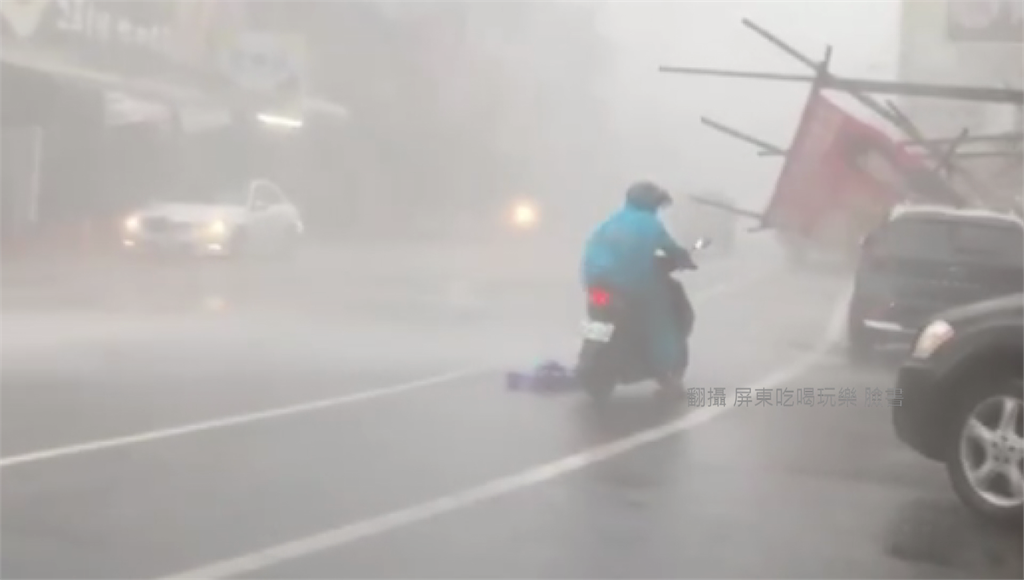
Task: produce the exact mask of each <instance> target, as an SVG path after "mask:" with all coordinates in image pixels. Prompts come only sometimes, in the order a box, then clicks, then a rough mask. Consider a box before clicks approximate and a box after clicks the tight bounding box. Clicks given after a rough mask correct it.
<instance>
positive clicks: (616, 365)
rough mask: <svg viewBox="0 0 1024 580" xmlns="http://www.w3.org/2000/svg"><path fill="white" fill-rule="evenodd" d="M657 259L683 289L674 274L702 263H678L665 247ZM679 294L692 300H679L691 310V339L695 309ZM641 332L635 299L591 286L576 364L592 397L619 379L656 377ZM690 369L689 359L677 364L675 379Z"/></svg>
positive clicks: (605, 394)
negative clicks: (686, 364)
mask: <svg viewBox="0 0 1024 580" xmlns="http://www.w3.org/2000/svg"><path fill="white" fill-rule="evenodd" d="M709 245H711V240H710V239H708V238H699V239H698V240H697V241H696V242H695V243H694V244H693V246H692V247H691V248H690V252H691V253H694V252H696V251H699V250H703V249H705V248H707V247H708V246H709ZM657 259H658V264H659V269H660V270H661V272H662V273H663V274H664V276H665V283H666V284H669V285H672V286H673V288H671V292H673V293H678V292H682V288H681V287H680V286H679V283H678V282H677V281H676V280H675V279H674V278H673V273H675V272H676V271H678V270H685V269H696V266H695V265H694V264H692V263H690V264H678V263H674V261H673V260H672V259H671V258H669V257H668V256H666V255H665V254H664V253H663V252H659V253H658V254H657ZM674 297H678V298H680V299H681V300H682V301H683V302H685V303H686V304H684V305H676V306H684V307H685V309H686V312H684V313H681V314H682V316H684V317H689V318H688V320H687V321H686V322H687V324H686V329H685V330H682V331H681V332H682V334H683V335H684V336H683V338H684V345H685V342H686V340H685V339H687V338H689V332H690V330H692V326H693V324H692V322H693V311H692V309H691V307H690V305H689V304H688V299H687V298H686V295H685V293H683V294H682V295H678V294H674ZM641 332H642V329H641V328H639V322H638V319H637V317H636V316H635V314H634V312H633V307H632V306H631V305H630V304H627V303H626V301H625V300H623V299H621V297H619V296H616V295H615V294H614V293H613V292H612V291H610V290H609V289H607V288H604V287H599V286H593V287H590V288H587V319H586V320H584V321H583V327H582V335H583V344H582V346H581V348H580V354H579V359H578V361H577V364H576V379H577V381H578V382H579V384H580V385H581V386H582V387H583V390H585V391H586V392H587V394H588V395H590V397H591V398H592V399H594V400H596V401H603V400H606V399H608V398H609V397H611V395H612V394H614V392H615V389H616V387H618V386H619V385H627V384H632V383H639V382H641V381H646V380H649V379H656V377H654V376H652V373H651V372H650V370H649V369H648V368H647V364H646V360H647V359H646V356H645V352H644V348H645V345H644V343H645V340H644V339H643V335H642V334H641ZM684 354H685V355H686V356H684V357H683V358H684V360H688V358H689V355H688V353H684ZM685 372H686V368H685V364H684V365H683V368H680V369H677V375H678V376H676V377H671V378H670V379H678V380H676V381H675V383H676V384H679V383H680V382H681V379H682V376H683V374H684V373H685ZM656 380H657V379H656ZM661 386H662V387H663V388H665V389H666V390H668V389H671V388H672V387H673V385H669V384H664V385H661Z"/></svg>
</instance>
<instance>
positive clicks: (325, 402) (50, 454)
mask: <svg viewBox="0 0 1024 580" xmlns="http://www.w3.org/2000/svg"><path fill="white" fill-rule="evenodd" d="M768 273H770V272H762V273H760V274H758V275H757V276H755V277H751V278H744V279H741V280H739V281H731V282H727V283H723V284H720V285H717V286H713V287H711V288H709V289H708V290H706V291H705V292H702V293H701V294H699V295H698V296H697V297H696V298H695V299H699V300H707V299H709V298H712V297H714V296H719V295H722V294H726V293H728V292H731V291H734V290H739V289H742V288H744V287H746V286H747V285H749V284H752V283H753V282H755V281H756V280H758V279H760V278H763V277H765V276H766V275H767V274H768ZM486 370H488V369H487V368H485V367H480V368H472V369H463V370H459V371H454V372H450V373H445V374H443V375H440V376H436V377H428V378H425V379H420V380H416V381H412V382H409V383H403V384H399V385H393V386H390V387H384V388H380V389H373V390H368V391H361V392H358V393H350V394H347V395H343V396H340V397H332V398H329V399H321V400H318V401H311V402H307V403H300V404H297V405H290V406H287V407H279V408H276V409H268V410H265V411H257V412H255V413H244V414H239V415H231V416H228V417H221V418H218V419H211V420H209V421H203V422H200V423H191V424H188V425H181V426H178V427H169V428H166V429H158V430H155V431H147V432H144V433H136V434H134V435H126V436H122V437H113V438H110V439H100V440H96V441H89V442H86V443H77V444H74V445H67V446H64V447H55V448H52V449H43V450H40V451H32V452H29V453H23V454H20V455H12V456H9V457H3V458H0V469H3V468H7V467H12V466H15V465H22V464H26V463H35V462H38V461H46V460H49V459H57V458H60V457H66V456H70V455H80V454H83V453H92V452H95V451H102V450H106V449H113V448H116V447H125V446H128V445H137V444H139V443H148V442H151V441H157V440H160V439H168V438H171V437H180V436H182V435H191V434H194V433H201V432H204V431H213V430H216V429H224V428H227V427H234V426H237V425H244V424H246V423H253V422H256V421H263V420H266V419H276V418H279V417H286V416H289V415H295V414H298V413H308V412H310V411H320V410H323V409H329V408H332V407H339V406H342V405H349V404H352V403H358V402H362V401H368V400H372V399H379V398H383V397H389V396H394V395H398V394H401V393H405V392H408V391H413V390H416V389H421V388H424V387H430V386H435V385H438V384H441V383H444V382H447V381H450V380H454V379H458V378H462V377H467V376H471V375H474V374H480V373H483V372H485V371H486Z"/></svg>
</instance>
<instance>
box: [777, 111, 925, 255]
mask: <svg viewBox="0 0 1024 580" xmlns="http://www.w3.org/2000/svg"><path fill="white" fill-rule="evenodd" d="M922 169H925V168H924V166H923V164H922V163H921V162H920V160H919V159H918V158H917V157H915V156H913V155H911V154H909V153H908V152H907V151H906V150H905V149H904V148H903V147H902V146H900V145H899V144H898V143H896V142H895V141H894V140H893V139H891V138H890V137H889V136H888V135H886V134H885V133H884V132H882V131H881V130H879V129H878V128H876V127H873V126H871V125H869V124H868V123H865V122H864V121H861V120H860V119H857V118H856V117H854V116H853V115H851V114H849V113H848V112H846V111H845V110H843V109H842V108H841V107H839V106H838V105H836V104H835V103H833V102H832V101H831V100H829V99H828V98H826V97H825V96H823V95H821V94H818V95H813V96H812V97H811V99H810V100H809V101H808V103H807V108H806V110H805V111H804V116H803V119H802V121H801V123H800V127H799V128H798V129H797V134H796V138H795V139H794V140H793V145H792V147H791V148H790V150H789V153H788V154H787V155H786V162H785V165H784V166H783V168H782V173H781V174H780V175H779V179H778V181H777V183H776V185H775V193H774V195H773V196H772V199H771V202H770V203H769V205H768V208H767V210H766V211H765V213H764V220H765V225H767V226H769V227H774V228H777V229H779V230H781V231H784V232H790V233H798V234H802V235H805V236H813V235H815V234H816V233H817V232H820V231H821V228H822V227H823V226H824V225H825V224H829V223H833V222H834V220H835V219H836V218H839V219H842V220H844V221H847V222H852V223H853V225H854V227H855V228H857V229H867V228H870V227H871V226H872V225H873V224H872V223H867V222H869V221H870V222H874V221H875V220H876V219H877V217H878V216H879V215H881V214H884V213H886V212H888V210H889V209H890V208H891V207H892V206H893V205H894V204H896V203H898V202H900V201H901V200H904V199H907V198H908V197H910V191H909V190H908V189H907V187H908V182H907V181H906V179H905V178H904V177H903V176H904V175H906V173H907V171H908V170H910V171H914V172H917V171H920V170H922ZM850 218H853V219H850ZM861 224H863V225H862V226H861Z"/></svg>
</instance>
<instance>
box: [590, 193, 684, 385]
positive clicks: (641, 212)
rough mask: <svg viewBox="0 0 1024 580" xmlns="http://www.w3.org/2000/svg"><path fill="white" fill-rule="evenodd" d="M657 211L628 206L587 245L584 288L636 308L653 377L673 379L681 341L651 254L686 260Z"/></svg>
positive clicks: (669, 298)
mask: <svg viewBox="0 0 1024 580" xmlns="http://www.w3.org/2000/svg"><path fill="white" fill-rule="evenodd" d="M656 212H657V210H656V208H651V207H644V206H642V205H639V204H633V203H630V202H627V203H626V205H625V207H623V208H622V209H621V210H619V211H618V212H616V213H615V214H614V215H612V216H611V217H610V218H608V220H606V221H605V222H604V223H603V224H601V225H600V226H599V227H598V228H597V230H596V231H595V232H594V233H593V234H592V235H591V236H590V239H589V240H587V244H586V248H585V250H584V255H583V268H582V269H583V272H582V274H583V284H584V287H591V286H603V287H607V288H608V289H609V290H611V291H612V292H613V293H614V294H618V295H620V296H623V297H624V298H625V299H626V300H627V301H629V303H630V304H631V305H633V307H634V309H635V310H634V311H635V313H636V316H638V319H639V326H640V327H641V329H642V333H641V335H642V336H640V338H641V340H643V341H644V342H645V344H644V349H643V350H644V352H645V353H647V355H648V361H647V362H648V363H649V364H650V367H651V372H652V375H658V376H671V375H672V374H673V372H674V371H675V370H677V369H680V368H682V367H681V365H684V364H685V362H684V361H685V358H684V354H685V351H684V349H685V337H683V336H682V335H681V333H680V332H679V327H678V325H677V324H676V322H675V317H674V316H673V312H674V311H673V306H672V295H671V290H670V287H669V286H668V285H667V284H665V281H664V280H663V276H664V274H663V273H662V272H660V271H659V269H658V264H657V259H656V257H655V253H656V251H657V250H659V249H660V250H662V251H664V252H665V253H666V254H668V255H669V256H670V257H676V256H679V255H680V254H686V253H687V252H686V250H685V249H683V248H682V247H680V246H679V245H678V244H677V243H676V242H675V240H673V239H672V236H670V235H669V233H668V232H667V231H666V230H665V226H664V225H663V224H662V223H661V220H659V219H658V215H657V213H656Z"/></svg>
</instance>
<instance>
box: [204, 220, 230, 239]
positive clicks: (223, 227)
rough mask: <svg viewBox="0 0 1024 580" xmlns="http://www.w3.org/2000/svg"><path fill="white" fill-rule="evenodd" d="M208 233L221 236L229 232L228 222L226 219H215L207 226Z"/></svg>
mask: <svg viewBox="0 0 1024 580" xmlns="http://www.w3.org/2000/svg"><path fill="white" fill-rule="evenodd" d="M206 233H207V234H208V235H210V236H213V237H218V238H219V237H221V236H224V235H225V234H227V233H228V224H227V223H225V222H224V220H213V221H212V222H210V223H209V224H207V226H206Z"/></svg>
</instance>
